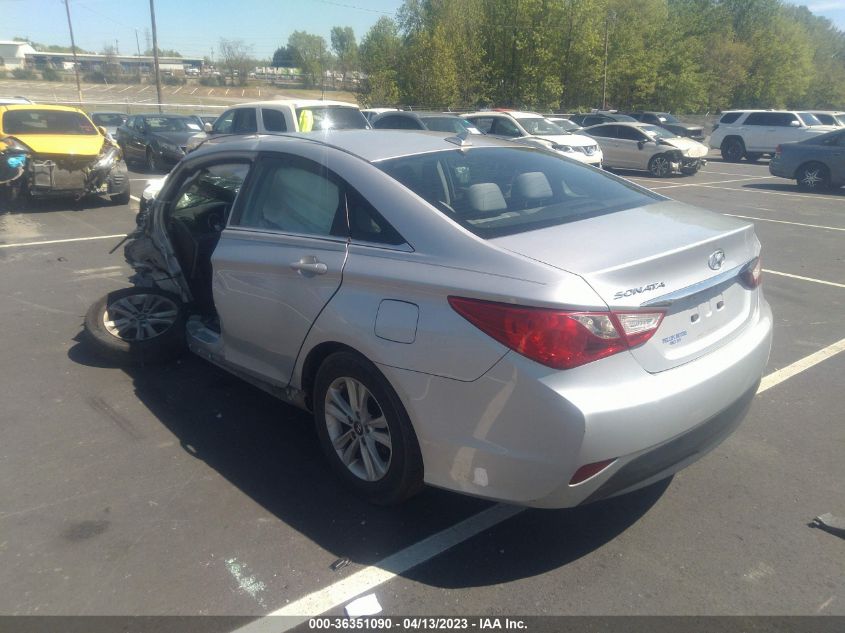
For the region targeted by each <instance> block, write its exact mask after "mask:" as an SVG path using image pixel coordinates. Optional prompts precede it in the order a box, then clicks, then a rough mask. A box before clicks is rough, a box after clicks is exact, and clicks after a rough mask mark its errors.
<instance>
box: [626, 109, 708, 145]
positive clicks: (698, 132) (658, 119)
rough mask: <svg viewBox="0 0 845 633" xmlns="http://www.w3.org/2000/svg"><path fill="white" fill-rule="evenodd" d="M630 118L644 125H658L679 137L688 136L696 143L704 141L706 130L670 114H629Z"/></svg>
mask: <svg viewBox="0 0 845 633" xmlns="http://www.w3.org/2000/svg"><path fill="white" fill-rule="evenodd" d="M628 115H629V116H631V117H633V118H635V119H636V120H637V121H641V122H642V123H650V124H651V125H657V126H659V127H662V128H664V129H666V130H669V131H670V132H674V133H675V134H677V135H678V136H686V137H687V138H691V139H693V140H696V141H703V140H704V128H703V127H701V126H700V125H687V124H686V123H684V122H682V121H679V120H678V119H676V118H675V117H674V116H672V115H671V114H669V113H668V112H629V113H628Z"/></svg>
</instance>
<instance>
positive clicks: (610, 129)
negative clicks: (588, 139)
mask: <svg viewBox="0 0 845 633" xmlns="http://www.w3.org/2000/svg"><path fill="white" fill-rule="evenodd" d="M617 127H618V126H616V125H601V126H597V127H594V128H590V129H589V130H588V131H587V132H588V134H589V135H590V136H600V137H602V138H616V128H617Z"/></svg>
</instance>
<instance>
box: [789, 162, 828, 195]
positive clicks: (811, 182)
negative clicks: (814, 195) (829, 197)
mask: <svg viewBox="0 0 845 633" xmlns="http://www.w3.org/2000/svg"><path fill="white" fill-rule="evenodd" d="M795 180H796V181H797V183H798V187H799V188H801V189H803V190H805V191H819V190H820V189H827V188H829V187H830V170H828V168H827V167H825V166H824V165H822V164H821V163H807V164H806V165H801V167H799V168H798V171H797V172H796V173H795Z"/></svg>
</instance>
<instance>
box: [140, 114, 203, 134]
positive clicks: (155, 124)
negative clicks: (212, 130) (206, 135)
mask: <svg viewBox="0 0 845 633" xmlns="http://www.w3.org/2000/svg"><path fill="white" fill-rule="evenodd" d="M144 120H145V121H146V122H147V127H149V128H150V130H152V131H153V132H199V131H200V130H201V128H200V125H199V123H198V122H197V120H196V119H194V118H193V117H175V116H148V117H145V119H144Z"/></svg>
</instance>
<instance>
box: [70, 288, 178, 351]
mask: <svg viewBox="0 0 845 633" xmlns="http://www.w3.org/2000/svg"><path fill="white" fill-rule="evenodd" d="M84 333H85V339H86V340H87V342H88V343H90V344H91V347H92V348H93V349H94V351H95V352H96V353H98V354H99V355H100V356H102V357H104V358H107V359H108V360H111V361H113V362H117V363H128V364H144V363H162V362H166V361H169V360H172V359H174V358H176V357H177V356H179V355H180V354H181V353H182V352H183V351H184V348H185V309H184V306H183V304H182V302H181V300H180V299H179V298H178V297H177V296H175V295H172V294H170V293H168V292H163V291H161V290H158V289H156V288H137V287H133V288H122V289H121V290H115V291H114V292H110V293H108V294H107V295H105V296H103V297H100V299H98V300H97V301H96V302H94V304H93V305H92V306H91V307H90V308H89V309H88V313H87V314H86V315H85V329H84Z"/></svg>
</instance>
